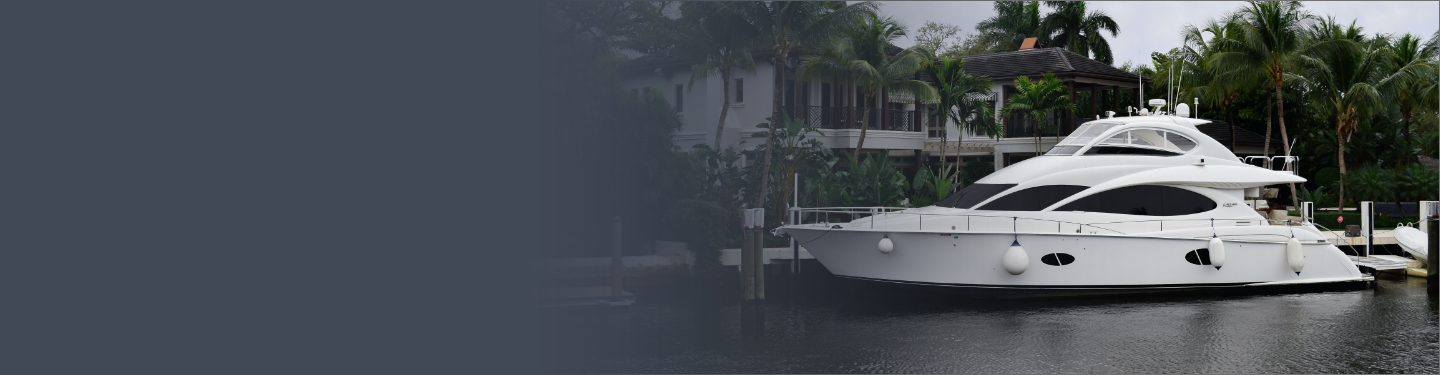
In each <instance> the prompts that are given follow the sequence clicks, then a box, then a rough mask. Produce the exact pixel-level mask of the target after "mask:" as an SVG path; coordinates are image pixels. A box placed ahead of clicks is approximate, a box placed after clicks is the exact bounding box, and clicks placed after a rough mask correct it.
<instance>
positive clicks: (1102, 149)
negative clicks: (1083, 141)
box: [1085, 146, 1180, 156]
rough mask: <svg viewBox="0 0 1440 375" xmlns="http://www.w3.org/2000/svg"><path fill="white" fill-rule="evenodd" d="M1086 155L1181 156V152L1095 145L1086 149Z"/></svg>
mask: <svg viewBox="0 0 1440 375" xmlns="http://www.w3.org/2000/svg"><path fill="white" fill-rule="evenodd" d="M1085 155H1158V156H1179V155H1180V153H1178V152H1174V151H1170V150H1161V149H1158V148H1140V147H1124V146H1095V147H1091V148H1090V149H1089V150H1085Z"/></svg>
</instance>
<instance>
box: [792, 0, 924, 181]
mask: <svg viewBox="0 0 1440 375" xmlns="http://www.w3.org/2000/svg"><path fill="white" fill-rule="evenodd" d="M904 35H905V28H904V27H903V26H901V25H900V24H899V23H897V22H895V20H894V19H893V18H890V17H883V18H882V17H880V16H878V15H875V14H873V13H872V14H869V15H866V16H864V17H863V18H862V20H861V22H860V23H858V24H855V25H854V26H853V27H852V28H850V29H849V30H848V31H847V32H846V34H845V35H844V36H843V37H841V38H839V39H838V40H836V41H834V42H833V43H831V44H830V47H829V48H827V50H826V51H824V52H822V53H821V54H819V55H817V56H815V57H813V58H807V59H805V60H803V61H801V63H800V76H801V79H802V80H803V79H809V78H813V77H816V76H820V75H832V74H843V75H846V76H848V77H849V78H850V80H851V81H853V82H855V84H856V85H858V86H859V87H860V89H861V90H863V91H864V92H865V98H866V100H873V101H876V102H875V103H878V101H879V100H880V93H881V91H882V90H888V91H889V92H892V93H896V94H901V95H911V96H913V97H914V98H915V99H916V100H922V101H932V100H935V99H936V98H937V94H936V92H935V88H933V87H930V85H929V84H926V83H925V82H922V81H918V80H914V79H906V78H907V77H910V76H911V75H913V74H914V73H915V72H916V71H917V70H919V69H920V68H921V66H923V65H924V64H925V61H926V60H925V56H926V55H929V53H928V51H924V49H923V48H921V49H916V48H910V49H906V50H903V51H900V53H898V54H895V55H894V56H890V55H889V54H887V53H886V52H885V49H886V47H889V46H890V45H891V42H893V41H894V40H895V39H898V38H899V37H901V36H904ZM878 104H879V105H883V104H884V103H878ZM873 107H876V105H867V106H865V111H864V112H863V113H862V114H861V116H860V119H861V122H860V140H859V142H858V143H857V144H856V145H855V151H856V152H857V153H858V152H860V151H861V150H864V148H865V135H866V133H867V131H868V130H869V127H870V110H871V108H873Z"/></svg>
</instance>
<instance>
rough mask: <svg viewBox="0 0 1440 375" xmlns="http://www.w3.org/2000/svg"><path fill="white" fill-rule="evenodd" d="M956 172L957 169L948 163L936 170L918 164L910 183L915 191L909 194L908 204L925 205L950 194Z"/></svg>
mask: <svg viewBox="0 0 1440 375" xmlns="http://www.w3.org/2000/svg"><path fill="white" fill-rule="evenodd" d="M957 173H958V170H957V169H956V168H953V166H950V165H946V166H941V167H939V171H938V172H931V171H930V167H929V166H923V165H922V166H920V170H919V171H918V172H916V173H915V180H914V182H913V183H912V187H913V191H914V192H915V193H914V194H911V195H910V196H911V198H910V206H911V207H925V206H929V205H932V204H935V202H939V201H940V200H941V199H945V197H947V196H950V193H953V192H955V175H956V174H957Z"/></svg>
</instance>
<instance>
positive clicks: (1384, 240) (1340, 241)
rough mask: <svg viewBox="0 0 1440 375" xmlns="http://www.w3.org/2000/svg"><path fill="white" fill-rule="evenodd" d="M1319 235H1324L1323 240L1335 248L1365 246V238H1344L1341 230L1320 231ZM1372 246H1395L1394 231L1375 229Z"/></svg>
mask: <svg viewBox="0 0 1440 375" xmlns="http://www.w3.org/2000/svg"><path fill="white" fill-rule="evenodd" d="M1320 233H1323V234H1325V239H1327V240H1330V242H1331V243H1334V244H1335V245H1336V246H1340V245H1352V246H1364V245H1365V237H1364V236H1360V237H1345V231H1343V230H1332V231H1328V232H1327V231H1320ZM1374 244H1376V245H1394V244H1396V243H1395V231H1394V230H1390V229H1385V230H1379V229H1377V230H1375V242H1374Z"/></svg>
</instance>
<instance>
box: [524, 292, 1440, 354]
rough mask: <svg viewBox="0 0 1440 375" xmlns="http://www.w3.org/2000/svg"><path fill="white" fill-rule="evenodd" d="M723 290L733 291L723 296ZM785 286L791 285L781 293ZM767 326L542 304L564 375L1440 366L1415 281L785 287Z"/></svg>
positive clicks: (666, 302)
mask: <svg viewBox="0 0 1440 375" xmlns="http://www.w3.org/2000/svg"><path fill="white" fill-rule="evenodd" d="M729 287H730V286H729V285H727V286H725V288H724V290H725V291H728V290H729ZM786 291H792V292H790V293H786ZM771 293H772V294H774V295H772V296H770V299H769V301H767V303H766V304H765V306H763V307H762V308H760V310H758V311H759V313H760V314H761V315H762V316H759V317H757V316H756V315H755V314H753V313H749V312H751V311H756V310H753V309H751V308H742V307H741V306H740V303H739V302H738V301H734V300H718V301H717V300H716V298H712V297H710V296H709V295H711V294H716V293H714V292H708V293H707V292H696V291H695V290H694V289H689V290H688V291H686V292H681V293H658V292H656V293H649V294H642V295H641V296H642V297H641V300H640V301H639V302H638V303H637V304H636V305H635V306H632V307H631V308H629V309H628V311H624V312H610V313H605V312H594V311H573V310H569V311H558V310H551V311H548V312H547V313H546V314H547V315H546V316H545V319H544V320H545V321H546V322H547V326H546V328H545V330H544V334H543V335H541V340H542V343H543V345H544V350H545V353H546V355H545V356H546V357H547V358H551V359H553V360H552V361H549V362H547V363H544V364H543V366H545V367H546V368H548V369H549V370H551V371H555V372H564V373H572V372H578V373H877V372H879V373H1116V372H1119V373H1170V372H1183V373H1256V372H1261V373H1436V372H1440V343H1437V341H1440V339H1437V338H1440V331H1437V314H1436V311H1437V309H1436V306H1437V304H1436V300H1435V298H1434V297H1429V296H1428V295H1427V294H1426V292H1425V281H1424V280H1423V279H1420V278H1413V277H1403V276H1386V275H1382V276H1381V278H1380V280H1377V285H1376V287H1375V288H1374V289H1366V290H1358V291H1340V292H1321V293H1292V294H1268V295H1192V296H1168V297H1165V296H1162V297H1127V298H1103V299H1097V298H1089V299H1075V300H1054V299H1049V300H1026V301H996V300H974V299H959V298H944V297H932V298H914V297H907V298H886V297H881V296H875V295H861V294H858V293H857V292H856V289H855V288H853V285H850V284H846V283H836V282H833V281H830V280H828V278H827V279H820V280H803V281H801V282H798V283H795V282H788V280H784V279H783V278H777V280H774V283H773V284H772V285H771Z"/></svg>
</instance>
